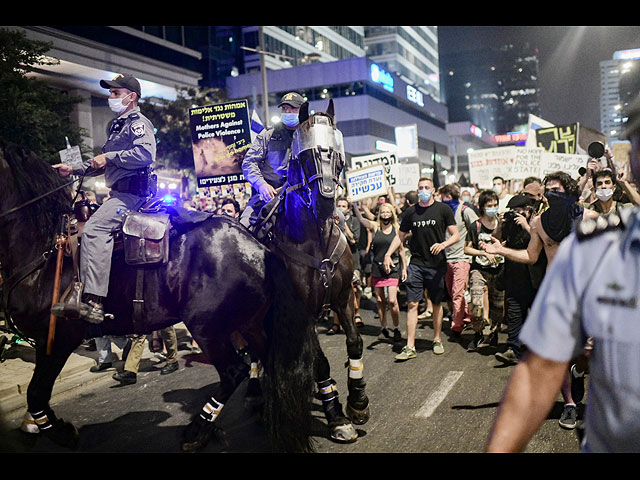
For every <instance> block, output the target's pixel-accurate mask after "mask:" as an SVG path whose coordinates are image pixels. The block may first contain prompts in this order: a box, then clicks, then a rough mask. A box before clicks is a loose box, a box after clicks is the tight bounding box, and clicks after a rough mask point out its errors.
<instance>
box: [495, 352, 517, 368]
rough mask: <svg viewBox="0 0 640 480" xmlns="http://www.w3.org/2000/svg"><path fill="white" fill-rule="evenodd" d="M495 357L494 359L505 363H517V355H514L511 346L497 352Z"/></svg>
mask: <svg viewBox="0 0 640 480" xmlns="http://www.w3.org/2000/svg"><path fill="white" fill-rule="evenodd" d="M495 357H496V360H499V361H501V362H502V363H504V364H506V365H515V364H516V363H518V357H517V356H516V352H514V351H513V348H508V349H507V351H506V352H498V353H496V355H495Z"/></svg>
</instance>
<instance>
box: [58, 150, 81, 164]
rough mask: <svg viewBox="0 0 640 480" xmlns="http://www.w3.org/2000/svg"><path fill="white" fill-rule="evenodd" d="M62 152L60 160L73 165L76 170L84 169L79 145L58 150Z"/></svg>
mask: <svg viewBox="0 0 640 480" xmlns="http://www.w3.org/2000/svg"><path fill="white" fill-rule="evenodd" d="M58 153H59V154H60V160H61V161H62V163H64V164H66V165H71V166H72V167H73V169H74V170H81V169H82V153H80V147H79V146H78V145H76V146H74V147H71V146H69V147H67V148H65V149H64V150H60V151H59V152H58Z"/></svg>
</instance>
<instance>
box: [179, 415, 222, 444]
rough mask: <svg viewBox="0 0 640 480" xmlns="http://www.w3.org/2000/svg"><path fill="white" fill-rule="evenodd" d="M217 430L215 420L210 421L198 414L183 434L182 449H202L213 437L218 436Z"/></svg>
mask: <svg viewBox="0 0 640 480" xmlns="http://www.w3.org/2000/svg"><path fill="white" fill-rule="evenodd" d="M217 430H218V429H217V427H216V426H215V424H214V423H213V422H208V421H207V420H204V419H203V418H202V417H200V416H199V415H198V416H197V417H196V418H195V419H194V420H193V421H192V422H191V423H190V424H189V425H188V426H187V428H186V429H185V431H184V433H183V434H182V443H181V448H182V451H183V452H197V451H199V450H202V449H203V448H204V447H206V446H207V444H208V443H209V441H210V440H211V438H214V437H215V436H216V431H217Z"/></svg>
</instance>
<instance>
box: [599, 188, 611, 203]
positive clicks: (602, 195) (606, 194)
mask: <svg viewBox="0 0 640 480" xmlns="http://www.w3.org/2000/svg"><path fill="white" fill-rule="evenodd" d="M612 196H613V190H612V189H610V188H598V189H597V190H596V197H598V200H600V201H602V202H606V201H607V200H609V199H610V198H611V197H612Z"/></svg>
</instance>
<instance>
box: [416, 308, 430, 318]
mask: <svg viewBox="0 0 640 480" xmlns="http://www.w3.org/2000/svg"><path fill="white" fill-rule="evenodd" d="M431 315H432V313H431V312H430V311H428V310H425V311H424V312H422V313H421V314H420V315H418V318H419V319H420V320H422V319H425V318H431Z"/></svg>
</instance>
